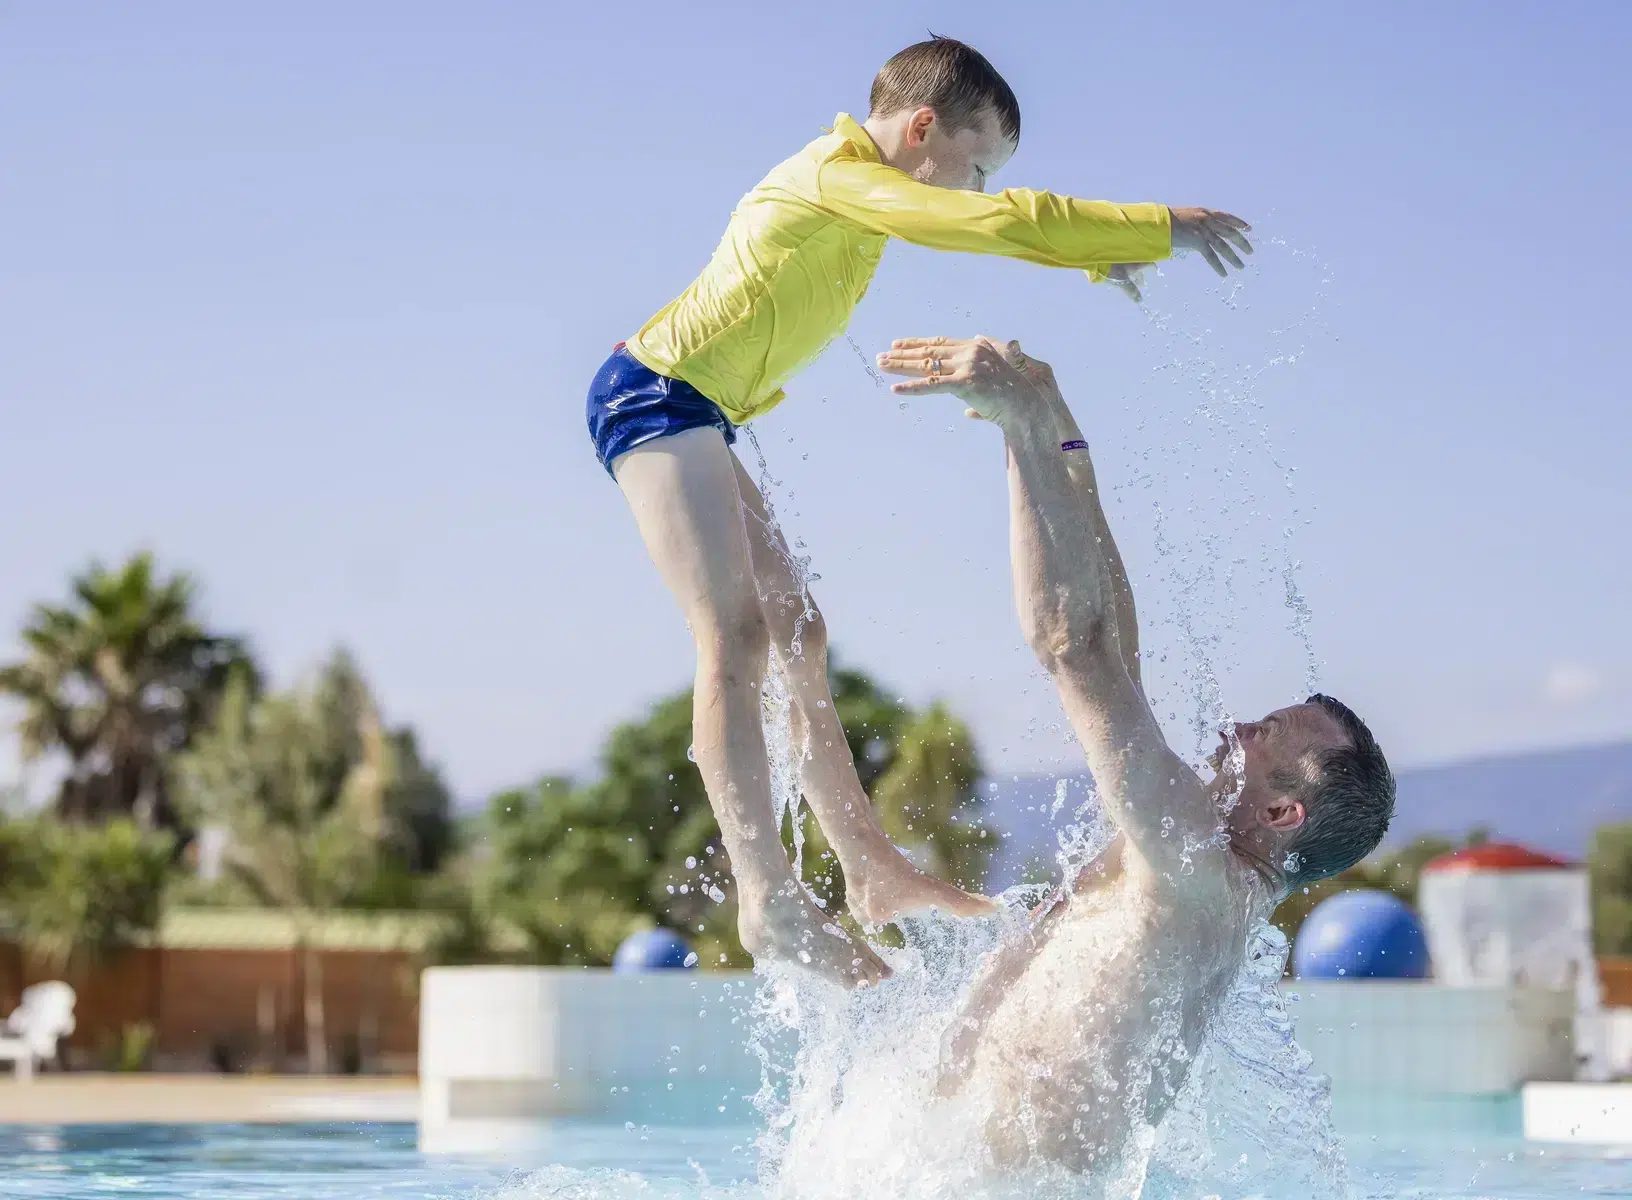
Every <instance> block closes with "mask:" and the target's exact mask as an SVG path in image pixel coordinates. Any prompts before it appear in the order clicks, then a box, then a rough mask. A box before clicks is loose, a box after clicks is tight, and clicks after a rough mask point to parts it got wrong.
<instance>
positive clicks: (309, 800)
mask: <svg viewBox="0 0 1632 1200" xmlns="http://www.w3.org/2000/svg"><path fill="white" fill-rule="evenodd" d="M394 758H395V756H394V754H393V752H392V742H391V739H390V738H389V737H388V736H387V735H386V734H385V732H384V731H383V730H382V729H381V726H380V720H379V715H378V712H377V711H376V709H375V705H374V701H373V699H372V698H371V696H370V695H369V692H368V689H367V687H366V685H365V684H364V683H363V680H362V678H361V677H360V676H359V675H358V673H357V671H356V668H355V667H354V666H353V665H352V663H351V661H350V659H349V658H347V657H346V656H345V655H343V654H337V655H335V657H334V658H333V659H331V660H330V662H329V664H328V666H327V667H326V668H325V669H324V671H323V672H322V674H321V676H320V678H319V679H318V681H317V682H316V684H315V685H314V686H311V687H308V688H305V689H301V690H297V691H293V692H287V693H282V694H278V695H272V696H267V697H265V698H263V699H260V700H256V699H254V698H253V697H252V695H251V694H250V691H249V689H248V687H247V686H246V685H245V684H244V683H243V682H242V681H241V680H235V681H233V682H232V683H231V684H230V685H229V686H228V689H227V693H226V696H225V697H224V699H223V700H222V703H221V706H220V713H219V716H218V718H217V720H216V722H215V724H214V725H213V726H212V727H211V728H210V729H208V730H207V731H205V732H204V733H202V734H200V735H199V736H198V738H197V739H196V740H195V743H194V745H193V747H192V748H191V749H190V750H188V751H187V752H186V753H184V754H183V755H181V756H180V758H179V759H178V760H177V764H176V777H177V784H178V787H177V794H178V799H179V801H180V804H181V807H182V810H183V811H184V813H185V814H186V815H187V816H188V818H189V819H191V820H194V821H197V822H198V823H200V824H201V825H202V824H205V823H209V824H215V825H219V826H222V827H224V828H225V829H226V830H227V831H228V843H227V849H226V852H225V856H224V861H223V864H222V865H223V869H224V870H225V871H227V872H229V873H230V874H231V875H232V876H233V877H234V878H235V879H236V880H237V881H238V882H239V883H240V884H241V885H242V886H243V887H244V888H246V889H247V890H248V891H249V892H250V893H251V894H252V895H253V896H255V898H256V899H257V900H258V901H259V902H260V903H262V904H265V905H267V906H269V907H274V908H279V909H282V910H284V911H285V912H286V913H287V914H288V915H289V917H290V919H291V920H292V921H293V922H294V926H295V948H296V953H297V954H299V955H300V959H301V973H302V975H303V977H304V980H305V996H304V1003H303V1007H304V1011H305V1021H306V1060H307V1068H308V1070H310V1071H311V1072H312V1073H313V1074H323V1073H325V1072H326V1071H327V1069H328V1051H327V1034H326V1027H325V1021H324V1013H323V961H322V956H321V952H320V948H319V946H318V944H317V942H316V938H315V935H316V932H317V928H318V925H319V924H320V923H321V921H322V919H323V917H324V916H325V915H326V914H328V913H330V912H332V911H334V910H335V909H337V908H340V907H341V906H343V905H344V904H345V903H346V901H347V900H348V898H350V897H351V896H352V895H353V894H355V892H356V891H358V890H359V889H361V888H363V887H365V886H366V884H367V881H368V879H369V877H370V875H371V874H372V872H373V870H374V869H375V867H376V865H377V863H378V860H379V855H380V852H381V848H382V846H384V845H386V844H387V843H388V841H389V840H390V839H389V834H388V831H387V830H386V824H387V820H386V803H387V795H388V793H389V791H390V789H391V787H392V783H393V780H394V777H395V775H396V768H395V765H394Z"/></svg>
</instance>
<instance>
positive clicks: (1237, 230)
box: [1167, 208, 1252, 275]
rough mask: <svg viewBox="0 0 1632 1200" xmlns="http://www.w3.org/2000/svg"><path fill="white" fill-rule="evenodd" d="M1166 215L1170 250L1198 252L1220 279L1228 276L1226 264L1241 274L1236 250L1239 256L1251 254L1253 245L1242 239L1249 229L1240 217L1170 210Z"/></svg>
mask: <svg viewBox="0 0 1632 1200" xmlns="http://www.w3.org/2000/svg"><path fill="white" fill-rule="evenodd" d="M1167 211H1168V212H1169V213H1170V214H1172V217H1171V225H1172V230H1173V249H1175V250H1199V251H1201V256H1202V257H1203V258H1205V259H1206V260H1207V262H1208V264H1209V265H1211V267H1212V268H1213V270H1215V271H1217V272H1218V273H1219V274H1220V275H1227V274H1229V272H1228V271H1226V270H1225V269H1224V263H1226V262H1227V263H1229V264H1230V266H1232V267H1234V268H1235V269H1236V270H1237V271H1239V270H1241V268H1242V265H1243V264H1242V262H1241V259H1240V256H1239V255H1237V254H1236V252H1235V251H1236V250H1240V251H1241V253H1242V254H1251V253H1252V243H1251V242H1249V241H1247V239H1246V237H1245V236H1243V235H1244V234H1245V233H1246V231H1247V230H1249V229H1251V228H1252V226H1251V225H1248V224H1247V223H1246V222H1245V221H1243V220H1242V219H1241V218H1240V217H1232V216H1231V215H1230V214H1229V213H1225V212H1214V211H1213V210H1212V209H1210V208H1169V209H1168V210H1167ZM1232 244H1233V248H1232ZM1220 259H1222V260H1223V261H1222V262H1221V261H1220Z"/></svg>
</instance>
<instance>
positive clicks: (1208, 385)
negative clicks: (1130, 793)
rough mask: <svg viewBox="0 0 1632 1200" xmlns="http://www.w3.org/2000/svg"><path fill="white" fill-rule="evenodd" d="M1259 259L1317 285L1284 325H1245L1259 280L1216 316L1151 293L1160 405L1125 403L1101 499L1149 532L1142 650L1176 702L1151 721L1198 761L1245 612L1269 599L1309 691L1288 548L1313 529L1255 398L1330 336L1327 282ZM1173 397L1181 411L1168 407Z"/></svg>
mask: <svg viewBox="0 0 1632 1200" xmlns="http://www.w3.org/2000/svg"><path fill="white" fill-rule="evenodd" d="M1262 250H1263V251H1267V254H1266V253H1262V252H1261V253H1260V255H1259V259H1260V260H1262V259H1264V258H1266V257H1271V258H1274V259H1276V260H1277V261H1276V269H1277V270H1278V271H1279V272H1281V273H1283V274H1286V273H1289V272H1288V270H1287V268H1291V269H1293V270H1303V271H1305V272H1308V273H1312V274H1313V281H1312V283H1311V286H1310V289H1309V291H1308V292H1307V293H1305V295H1306V296H1307V299H1306V300H1305V301H1303V302H1302V303H1301V306H1300V307H1299V308H1298V311H1296V312H1295V313H1294V314H1292V315H1291V316H1290V317H1288V318H1286V319H1279V320H1277V319H1274V318H1271V319H1270V320H1269V321H1267V322H1266V321H1265V320H1264V319H1263V317H1262V314H1259V315H1256V316H1255V315H1250V314H1251V307H1252V306H1251V304H1250V303H1249V302H1248V301H1249V300H1250V298H1251V296H1252V292H1253V288H1252V278H1253V276H1254V275H1255V274H1256V271H1257V268H1256V267H1254V268H1251V269H1249V270H1248V271H1247V272H1246V274H1245V275H1244V276H1243V275H1237V276H1232V278H1231V279H1230V281H1229V282H1228V283H1225V284H1222V285H1220V286H1219V287H1218V288H1215V289H1213V290H1212V298H1213V300H1214V301H1216V302H1217V303H1218V304H1219V305H1220V306H1221V307H1222V309H1223V310H1224V311H1223V314H1222V316H1218V315H1217V310H1211V311H1209V309H1208V308H1207V307H1205V306H1203V305H1199V304H1192V303H1189V302H1186V303H1183V304H1180V305H1179V306H1178V307H1177V308H1176V309H1173V310H1166V309H1163V308H1161V307H1159V306H1158V305H1157V303H1155V300H1154V298H1152V297H1151V294H1150V291H1149V290H1147V300H1146V303H1145V305H1144V308H1143V312H1144V315H1145V318H1146V320H1147V322H1148V328H1149V334H1150V335H1151V336H1154V337H1155V338H1156V340H1157V362H1156V364H1155V365H1154V366H1153V369H1152V381H1153V383H1157V384H1162V385H1165V386H1164V387H1163V388H1162V392H1164V393H1166V395H1165V396H1164V395H1161V394H1153V395H1142V396H1138V397H1136V398H1134V400H1133V403H1134V404H1135V405H1136V406H1137V409H1138V411H1139V412H1140V413H1141V414H1142V416H1141V419H1140V420H1139V421H1138V423H1137V425H1136V433H1135V435H1134V436H1135V437H1136V438H1137V441H1138V445H1137V446H1129V447H1128V448H1127V454H1128V457H1129V459H1130V460H1131V461H1132V462H1134V464H1135V471H1134V473H1133V476H1132V478H1130V479H1129V480H1128V481H1127V482H1125V483H1123V484H1121V485H1119V486H1115V487H1113V488H1112V489H1111V491H1112V494H1113V495H1115V496H1117V497H1118V498H1121V499H1138V498H1143V500H1144V505H1145V506H1148V507H1147V508H1146V511H1149V512H1150V513H1151V515H1152V516H1153V518H1154V522H1155V526H1156V551H1157V566H1158V571H1159V575H1160V578H1161V580H1162V586H1160V587H1158V588H1154V589H1148V588H1147V589H1145V590H1144V594H1145V595H1148V596H1150V597H1151V602H1150V603H1149V604H1148V605H1147V606H1146V609H1145V620H1144V622H1143V624H1144V627H1145V631H1146V633H1147V649H1148V650H1150V651H1151V657H1152V658H1154V659H1155V660H1156V663H1157V665H1158V667H1165V669H1164V670H1163V671H1162V672H1161V673H1162V674H1163V675H1166V676H1176V677H1177V686H1176V691H1175V694H1174V698H1173V700H1170V701H1167V702H1165V703H1162V704H1160V705H1159V708H1160V710H1161V711H1162V715H1164V716H1165V717H1166V718H1167V719H1169V720H1175V721H1181V722H1182V726H1181V727H1183V728H1187V729H1188V731H1189V736H1190V739H1191V745H1192V749H1193V750H1194V752H1195V753H1196V754H1197V756H1198V757H1199V756H1201V755H1203V754H1204V753H1205V750H1206V748H1207V745H1208V743H1209V742H1210V741H1211V740H1212V738H1213V736H1214V735H1215V731H1216V730H1217V729H1218V728H1219V727H1220V726H1221V725H1222V724H1225V723H1227V722H1229V721H1230V720H1232V719H1233V715H1234V714H1232V713H1231V712H1230V711H1229V708H1228V706H1227V704H1226V702H1225V700H1224V696H1223V693H1222V689H1221V687H1220V678H1221V676H1222V675H1224V674H1226V673H1228V671H1229V670H1230V669H1232V668H1238V667H1239V665H1240V664H1239V663H1238V662H1237V661H1236V660H1235V659H1234V657H1233V655H1232V652H1231V650H1230V647H1231V646H1232V645H1234V644H1235V642H1236V639H1235V638H1234V637H1233V636H1232V635H1233V633H1234V631H1235V629H1236V627H1237V625H1238V623H1239V610H1240V608H1241V606H1242V605H1244V604H1247V603H1250V602H1253V601H1254V600H1256V599H1258V598H1260V597H1262V598H1265V599H1267V598H1268V597H1270V596H1273V597H1275V598H1276V602H1277V603H1279V604H1280V605H1281V606H1282V608H1283V610H1284V611H1285V613H1286V614H1287V616H1286V627H1287V629H1288V631H1289V632H1290V633H1291V634H1292V637H1293V639H1294V641H1295V643H1296V645H1297V647H1298V650H1299V653H1300V657H1301V660H1302V662H1301V665H1302V670H1301V676H1302V679H1301V682H1302V684H1303V688H1302V690H1301V691H1300V692H1299V693H1298V694H1297V695H1296V696H1295V697H1294V698H1295V699H1299V700H1301V699H1302V698H1303V697H1304V696H1307V695H1308V694H1309V693H1311V692H1314V691H1318V690H1319V674H1320V671H1319V668H1320V663H1319V659H1318V657H1317V655H1316V652H1315V648H1314V641H1313V636H1312V630H1311V624H1312V620H1313V613H1312V610H1311V609H1310V606H1309V604H1308V601H1307V599H1306V597H1305V595H1304V592H1303V589H1302V586H1301V584H1300V571H1301V569H1302V563H1301V562H1300V561H1299V559H1298V557H1297V554H1296V539H1297V535H1298V533H1299V532H1300V531H1301V530H1302V529H1304V528H1306V527H1307V526H1308V524H1309V519H1308V518H1307V517H1306V516H1305V514H1304V513H1303V511H1302V509H1301V507H1300V506H1299V504H1298V499H1297V487H1296V474H1297V469H1296V468H1295V467H1293V466H1291V465H1290V464H1289V463H1288V461H1287V455H1286V453H1285V450H1284V448H1283V447H1282V445H1281V439H1282V437H1283V436H1284V434H1280V433H1278V432H1277V431H1276V430H1275V429H1274V428H1273V427H1272V425H1271V422H1270V420H1269V419H1268V417H1267V415H1266V404H1265V399H1264V390H1265V387H1266V385H1267V383H1268V381H1269V380H1270V379H1271V378H1272V377H1275V376H1278V375H1282V374H1284V373H1285V372H1286V371H1287V370H1288V369H1289V368H1291V367H1294V366H1296V365H1297V364H1298V363H1299V362H1301V361H1302V360H1303V358H1304V357H1305V356H1306V354H1307V353H1308V351H1309V347H1310V345H1311V344H1312V343H1313V342H1314V341H1315V340H1316V339H1318V338H1322V337H1330V336H1331V335H1330V330H1329V329H1328V328H1327V326H1326V323H1325V319H1324V311H1325V308H1326V304H1327V294H1328V290H1329V287H1330V283H1331V275H1330V272H1329V270H1328V269H1327V267H1326V264H1325V263H1324V262H1322V261H1321V260H1320V258H1319V257H1318V256H1317V255H1315V254H1314V253H1312V252H1310V251H1306V250H1302V249H1299V248H1296V247H1293V246H1291V245H1290V244H1289V243H1288V242H1286V240H1285V239H1282V238H1278V237H1272V238H1269V239H1267V240H1266V242H1265V243H1264V246H1263V247H1262ZM1160 278H1161V273H1158V275H1157V279H1158V280H1160ZM1215 324H1216V325H1217V326H1218V327H1219V328H1221V329H1225V330H1226V332H1227V334H1228V336H1227V337H1225V336H1221V335H1220V333H1219V332H1218V329H1215ZM1266 343H1267V344H1266ZM1226 344H1227V345H1230V346H1237V345H1242V344H1251V345H1253V346H1254V353H1253V354H1252V355H1251V356H1250V357H1248V358H1247V359H1245V360H1240V359H1232V357H1231V356H1230V355H1229V354H1228V353H1227V352H1226V350H1225V348H1224V347H1225V346H1226ZM1174 394H1177V395H1178V396H1179V397H1181V400H1180V403H1179V404H1177V405H1175V404H1173V403H1172V401H1171V397H1172V396H1173V395H1174ZM1266 470H1267V471H1268V472H1270V473H1272V476H1273V477H1274V478H1277V479H1278V480H1279V483H1280V486H1279V488H1278V489H1274V490H1273V491H1266V490H1260V489H1261V486H1262V481H1263V478H1264V474H1265V472H1266ZM1254 534H1257V536H1253V535H1254ZM1249 545H1250V546H1254V547H1257V549H1256V550H1253V549H1248V548H1247V547H1248V546H1249ZM1254 554H1256V555H1257V559H1256V561H1254V558H1253V555H1254ZM1170 660H1171V661H1170ZM1156 698H1158V697H1156V694H1155V693H1154V692H1153V699H1156Z"/></svg>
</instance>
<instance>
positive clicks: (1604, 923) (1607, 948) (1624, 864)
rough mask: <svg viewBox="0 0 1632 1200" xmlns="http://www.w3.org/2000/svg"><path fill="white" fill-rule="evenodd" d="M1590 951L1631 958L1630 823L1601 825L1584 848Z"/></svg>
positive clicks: (1631, 826)
mask: <svg viewBox="0 0 1632 1200" xmlns="http://www.w3.org/2000/svg"><path fill="white" fill-rule="evenodd" d="M1587 880H1588V886H1589V887H1590V888H1591V890H1592V934H1593V943H1594V946H1593V948H1594V949H1595V950H1596V951H1597V952H1598V953H1599V954H1603V955H1632V821H1621V822H1618V823H1616V824H1611V825H1600V826H1599V827H1598V828H1597V829H1596V830H1594V831H1593V835H1592V842H1591V843H1590V845H1589V846H1588V849H1587Z"/></svg>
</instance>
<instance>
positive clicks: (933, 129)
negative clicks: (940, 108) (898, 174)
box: [903, 108, 1015, 192]
mask: <svg viewBox="0 0 1632 1200" xmlns="http://www.w3.org/2000/svg"><path fill="white" fill-rule="evenodd" d="M906 145H907V153H908V154H909V155H910V156H911V157H912V159H913V160H914V161H912V163H911V165H910V166H904V167H903V169H904V170H906V172H907V174H909V175H911V176H912V177H913V178H914V179H916V180H917V181H918V182H919V183H927V184H929V185H930V186H931V187H942V188H953V189H957V190H961V191H970V192H983V191H985V190H986V181H987V180H988V179H990V178H991V177H992V176H993V175H995V174H997V172H998V171H999V170H1000V169H1002V167H1003V164H1004V163H1006V162H1008V161H1009V159H1010V158H1011V157H1012V156H1013V154H1014V150H1015V144H1014V143H1013V142H1011V141H1010V140H1009V139H1008V138H1006V137H1004V136H1003V130H1002V128H1001V127H1000V126H999V124H998V121H997V116H996V115H995V114H994V113H991V112H987V113H983V114H982V115H981V119H980V121H979V122H977V123H976V125H975V128H973V129H960V130H958V131H957V132H956V133H950V134H949V133H947V132H946V131H945V126H944V125H943V124H942V123H941V121H940V119H939V118H937V117H936V116H935V110H934V109H932V108H920V109H919V110H918V111H917V112H915V113H913V114H912V118H911V120H910V121H909V123H908V125H907V135H906Z"/></svg>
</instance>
